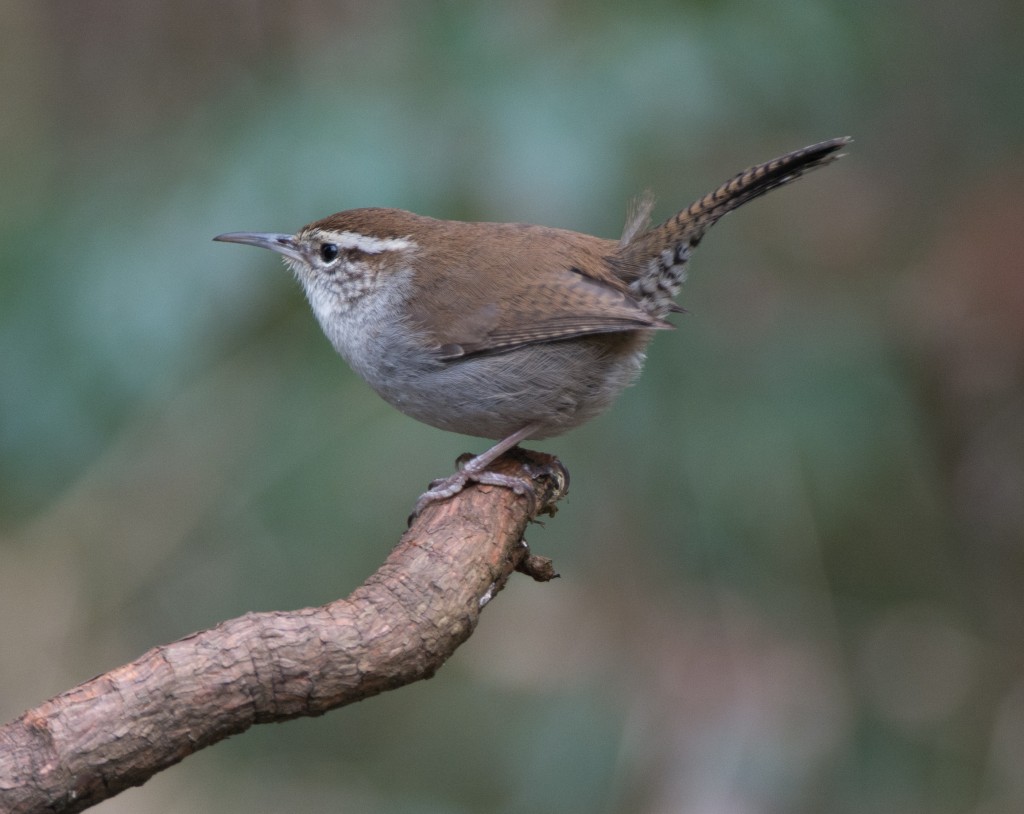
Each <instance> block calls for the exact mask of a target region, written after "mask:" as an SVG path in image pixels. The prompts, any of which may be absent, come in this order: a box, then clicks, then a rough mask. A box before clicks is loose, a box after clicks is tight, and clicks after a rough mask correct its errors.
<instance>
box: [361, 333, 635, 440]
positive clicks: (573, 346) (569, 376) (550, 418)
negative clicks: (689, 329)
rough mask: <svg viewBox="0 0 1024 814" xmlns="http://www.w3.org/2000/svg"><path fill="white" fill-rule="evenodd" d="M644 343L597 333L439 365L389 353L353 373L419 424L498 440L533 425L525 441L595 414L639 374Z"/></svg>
mask: <svg viewBox="0 0 1024 814" xmlns="http://www.w3.org/2000/svg"><path fill="white" fill-rule="evenodd" d="M648 339H649V332H646V331H644V332H640V331H637V332H630V333H620V334H598V335H593V336H587V337H581V338H579V339H571V340H565V341H561V342H549V343H542V344H537V345H530V346H527V347H524V348H518V349H516V350H513V351H509V352H507V353H501V354H482V355H479V356H472V357H469V358H466V359H458V360H453V361H447V362H441V361H437V360H435V359H424V358H419V359H415V360H414V359H411V358H409V357H408V356H405V355H403V354H402V353H401V352H400V351H397V352H396V349H394V348H392V349H391V351H392V352H391V353H385V354H382V355H381V356H380V357H378V364H377V365H375V366H374V369H371V370H360V369H359V368H358V367H357V368H356V369H357V372H359V373H360V374H361V375H362V376H363V378H364V379H366V381H367V382H368V383H369V384H370V386H371V387H373V388H374V389H375V390H376V391H377V392H378V393H379V394H380V395H381V397H383V398H384V399H385V400H386V401H387V402H388V403H390V404H391V405H393V406H394V407H396V408H397V409H399V410H401V411H402V412H403V413H405V414H406V415H408V416H411V417H412V418H415V419H417V420H419V421H422V422H424V423H425V424H430V425H431V426H434V427H438V428H440V429H442V430H448V431H450V432H457V433H462V434H464V435H475V436H480V437H482V438H491V439H500V438H504V437H505V436H507V435H510V434H511V433H513V432H516V431H517V430H519V429H522V428H523V427H524V426H526V425H527V424H530V423H532V422H539V423H540V424H541V428H540V430H539V431H538V432H536V433H534V434H533V435H532V436H530V437H531V438H533V439H540V438H548V437H551V436H554V435H558V434H560V433H563V432H565V431H566V430H569V429H572V428H573V427H576V426H579V425H580V424H583V423H585V422H586V421H589V420H590V419H592V418H594V417H595V416H597V415H598V414H599V413H601V412H603V411H604V410H605V409H606V408H607V407H608V406H609V405H610V404H611V403H612V401H613V400H614V399H615V397H616V396H617V395H618V394H619V393H620V392H621V391H622V389H623V388H624V387H626V386H627V385H629V384H630V383H632V382H633V381H634V380H635V379H636V377H637V375H638V374H639V373H640V369H641V367H642V365H643V361H644V351H643V348H644V347H645V346H646V344H647V341H648ZM353 367H356V366H355V365H353Z"/></svg>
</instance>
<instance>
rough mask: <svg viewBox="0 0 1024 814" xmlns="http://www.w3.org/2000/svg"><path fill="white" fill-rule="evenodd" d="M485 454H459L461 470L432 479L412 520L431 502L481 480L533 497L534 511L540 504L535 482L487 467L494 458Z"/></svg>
mask: <svg viewBox="0 0 1024 814" xmlns="http://www.w3.org/2000/svg"><path fill="white" fill-rule="evenodd" d="M483 457H484V456H482V455H478V456H476V457H473V456H472V455H469V454H468V453H467V454H465V455H460V456H459V458H458V460H457V461H456V464H457V466H458V467H459V469H458V471H457V472H454V473H453V474H451V475H449V476H448V477H447V478H439V479H438V480H435V481H431V483H430V487H429V488H428V489H427V491H426V492H424V493H423V494H422V495H420V497H419V500H417V501H416V508H415V509H413V514H412V517H411V518H410V520H412V518H415V517H418V516H419V514H420V512H422V511H423V510H424V509H425V508H426V507H427V506H429V505H430V504H431V503H436V502H438V501H440V500H447V499H448V498H450V497H454V496H455V495H457V494H458V493H459V492H461V491H462V490H463V489H465V488H466V485H467V484H469V483H480V484H483V485H484V486H504V487H505V488H506V489H511V490H512V491H513V492H515V493H516V494H517V495H526V496H527V497H528V498H529V499H530V504H531V505H530V511H531V513H532V512H533V510H534V508H535V507H536V503H537V493H536V491H535V490H534V488H533V483H532V482H531V481H530V480H529V479H527V478H522V477H519V476H517V475H506V474H504V473H503V472H492V471H490V470H489V469H487V466H488V465H489V464H490V463H492V461H491V460H484V461H481V458H483Z"/></svg>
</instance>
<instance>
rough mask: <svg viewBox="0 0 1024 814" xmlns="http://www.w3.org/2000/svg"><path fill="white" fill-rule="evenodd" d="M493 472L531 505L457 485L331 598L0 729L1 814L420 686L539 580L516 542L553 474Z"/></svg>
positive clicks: (92, 791)
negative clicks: (520, 588)
mask: <svg viewBox="0 0 1024 814" xmlns="http://www.w3.org/2000/svg"><path fill="white" fill-rule="evenodd" d="M495 468H500V469H503V470H504V471H506V472H507V473H509V474H514V475H519V476H526V477H529V478H532V479H533V481H534V483H535V484H536V489H537V499H536V501H531V500H530V499H529V498H528V497H525V496H520V495H516V494H515V493H513V492H512V491H511V490H509V489H505V488H498V487H477V486H474V487H470V488H467V489H465V490H464V491H463V492H461V493H460V494H459V495H457V496H455V497H454V498H451V499H449V500H446V501H444V502H441V503H437V504H434V505H431V506H429V507H427V508H426V509H425V510H424V512H423V513H422V514H421V515H420V516H419V517H418V518H416V519H415V521H414V522H413V523H412V525H411V527H410V528H409V530H408V531H407V532H406V533H405V535H403V537H402V539H401V540H400V541H399V543H398V545H397V546H396V547H395V549H394V550H393V551H392V552H391V554H390V556H389V557H388V558H387V560H386V561H385V562H384V564H383V565H382V566H381V567H380V568H379V569H378V570H377V571H376V572H375V573H374V574H373V575H372V576H371V577H370V578H369V579H367V580H366V582H365V583H364V584H363V585H361V586H360V587H359V588H357V589H356V590H355V591H354V592H353V593H352V594H351V595H350V596H349V597H347V598H346V599H340V600H337V601H335V602H331V603H330V604H327V605H324V606H323V607H319V608H305V609H303V610H297V611H290V612H269V613H247V614H245V615H244V616H241V617H238V618H237V619H231V620H228V621H226V622H223V623H221V624H219V625H217V626H216V627H214V628H211V629H210V630H204V631H201V632H199V633H193V634H191V635H190V636H186V637H185V638H183V639H180V640H179V641H176V642H173V643H171V644H166V645H161V646H160V647H155V648H153V649H152V650H150V651H149V652H147V653H145V654H144V655H143V656H142V657H140V658H139V659H137V660H136V661H133V662H131V663H130V664H126V665H124V666H123V667H118V668H117V669H114V670H111V671H110V672H108V673H105V674H103V675H100V676H97V677H96V678H94V679H92V680H90V681H87V682H85V683H84V684H81V685H79V686H78V687H75V688H74V689H71V690H68V691H67V692H65V693H62V694H61V695H58V696H57V697H55V698H52V699H51V700H49V701H47V702H46V703H44V704H42V705H40V706H38V707H36V708H35V709H32V710H29V711H28V712H26V713H25V714H24V715H22V716H21V717H20V718H18V719H17V720H14V721H12V722H10V723H9V724H7V725H6V726H4V727H3V728H0V811H3V812H10V813H11V814H26V813H27V812H74V811H82V810H83V809H86V808H88V807H90V806H92V805H95V804H96V803H99V802H101V801H102V800H106V799H108V798H110V797H113V796H114V795H116V794H117V793H118V792H120V791H123V790H124V789H126V788H129V787H131V786H137V785H141V784H142V783H144V782H145V781H146V780H148V779H149V778H150V777H152V776H153V775H154V774H155V773H157V772H159V771H161V770H162V769H164V768H166V767H168V766H171V765H173V764H175V763H177V762H178V761H180V760H182V759H183V758H185V757H187V756H188V755H190V754H192V753H193V752H195V751H197V750H199V749H202V748H203V747H205V746H209V745H211V744H213V743H216V742H217V741H219V740H222V739H223V738H226V737H228V736H230V735H235V734H238V733H239V732H243V731H245V730H246V729H248V728H249V727H250V726H252V725H253V724H258V723H267V722H271V721H284V720H287V719H290V718H296V717H299V716H304V715H310V716H312V715H322V714H323V713H325V712H327V711H328V710H331V709H335V708H336V707H340V706H343V705H345V704H350V703H352V702H354V701H360V700H362V699H364V698H368V697H369V696H372V695H376V694H377V693H380V692H383V691H385V690H390V689H394V688H396V687H400V686H402V685H404V684H408V683H410V682H413V681H417V680H419V679H423V678H429V677H431V676H432V675H433V674H434V673H435V672H436V671H437V669H438V668H439V667H440V666H441V665H442V664H443V663H444V662H445V660H446V659H447V658H448V657H449V656H450V655H451V654H452V653H453V652H454V651H455V649H456V648H457V647H458V646H459V645H460V644H461V643H462V642H464V641H465V640H466V639H467V638H468V637H469V635H470V634H471V633H472V632H473V629H474V628H475V626H476V623H477V619H478V617H479V613H480V610H481V609H482V608H483V607H484V605H486V604H487V602H489V601H490V600H491V599H493V597H494V596H495V595H496V594H497V592H498V591H500V590H501V588H502V587H503V586H504V584H505V581H506V580H507V579H508V577H509V575H510V574H511V573H512V571H514V570H522V571H524V572H526V573H529V574H531V575H532V576H534V578H536V579H550V578H551V577H552V576H554V573H553V571H552V570H551V567H550V562H548V561H546V560H544V559H543V558H538V557H531V556H529V550H528V549H527V547H526V545H525V542H524V541H523V532H524V530H525V528H526V525H527V523H528V522H529V521H530V520H532V519H533V518H534V517H535V516H536V515H537V514H539V513H551V514H553V513H554V504H555V502H556V501H557V500H558V499H560V498H561V497H562V496H563V495H564V494H565V492H566V491H567V487H568V478H567V475H566V473H565V470H564V469H562V468H561V465H560V464H558V462H557V461H555V460H554V459H553V458H550V456H546V455H541V454H538V453H530V452H525V451H522V450H513V451H512V453H510V454H509V455H507V456H505V457H504V458H503V459H501V460H500V461H499V462H498V464H497V465H496V467H495Z"/></svg>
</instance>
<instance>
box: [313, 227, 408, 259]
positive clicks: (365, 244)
mask: <svg viewBox="0 0 1024 814" xmlns="http://www.w3.org/2000/svg"><path fill="white" fill-rule="evenodd" d="M324 237H325V238H327V239H328V240H333V241H335V242H337V244H338V246H339V247H340V248H342V249H355V250H356V251H360V252H363V253H364V254H380V253H381V252H391V251H401V250H402V249H411V248H413V247H414V246H415V245H416V243H415V241H412V240H410V239H409V238H407V237H372V236H370V235H361V234H359V232H328V233H326V234H325V235H324Z"/></svg>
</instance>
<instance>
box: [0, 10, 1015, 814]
mask: <svg viewBox="0 0 1024 814" xmlns="http://www.w3.org/2000/svg"><path fill="white" fill-rule="evenodd" d="M1022 31H1024V7H1022V6H1021V4H1020V3H1014V2H999V1H998V0H980V2H975V3H969V4H965V3H957V2H951V0H939V1H938V2H934V0H928V1H927V2H924V1H923V0H919V1H918V2H907V3H887V2H880V0H866V2H860V3H845V2H839V1H838V0H831V2H809V1H808V0H784V2H777V3H739V2H713V1H712V0H702V1H701V2H696V1H695V2H687V3H678V2H667V1H665V2H655V1H654V0H650V1H642V2H636V3H631V4H613V3H582V2H568V1H567V2H553V1H549V2H541V1H540V0H537V1H535V2H526V3H519V4H493V3H471V2H443V3H413V2H405V3H402V2H388V1H387V0H385V1H384V2H365V1H362V2H347V3H330V2H326V0H296V1H295V2H286V3H278V2H268V1H267V0H260V2H251V0H249V1H248V2H241V1H240V0H227V1H225V2H220V3H207V2H198V1H197V0H179V1H178V2H174V3H171V2H166V0H164V1H163V2H159V1H158V2H150V3H135V2H129V0H95V1H94V2H89V3H61V2H56V1H55V0H31V2H29V1H28V0H25V1H24V2H17V1H15V2H10V0H8V1H7V2H0V100H2V114H0V168H2V170H0V173H2V177H0V180H2V183H0V717H2V718H3V719H4V720H7V719H10V718H13V717H15V716H16V715H18V714H19V713H21V712H22V710H24V709H25V708H27V707H30V706H33V705H35V704H37V703H39V702H41V701H43V700H44V699H46V698H47V697H49V696H51V695H54V694H56V693H58V692H60V691H61V690H64V689H66V688H68V687H70V686H72V685H74V684H76V683H78V682H81V681H83V680H86V679H88V678H89V677H91V676H92V675H94V674H96V673H99V672H102V671H104V670H107V669H110V668H112V667H114V666H116V665H118V664H121V663H123V662H125V661H128V660H131V659H132V658H134V657H136V656H137V655H139V654H140V653H141V652H142V651H143V650H145V649H147V648H149V647H151V646H153V645H156V644H158V643H161V642H165V641H168V640H171V639H174V638H177V637H179V636H182V635H184V634H186V633H189V632H190V631H193V630H196V629H200V628H205V627H208V626H211V625H213V624H215V623H216V622H217V621H219V620H221V619H224V618H228V617H233V616H237V615H240V614H242V613H244V612H245V611H249V610H263V609H288V608H297V607H303V606H308V605H317V604H321V603H324V602H327V601H330V600H331V599H334V598H337V597H340V596H344V595H345V594H346V593H347V592H348V591H349V590H350V589H352V588H353V587H354V586H356V585H357V584H359V583H360V582H361V581H362V580H363V579H364V578H365V577H366V575H367V574H368V573H370V572H371V571H372V570H373V569H374V568H375V567H376V565H377V564H378V563H379V562H380V561H382V560H383V558H384V556H385V555H386V553H387V552H388V551H389V549H390V547H391V545H392V544H393V542H394V541H395V540H396V539H397V537H398V535H399V534H400V533H401V531H402V530H403V526H404V518H405V516H406V514H407V513H408V511H409V509H410V507H411V505H412V502H413V500H414V499H415V497H416V495H418V494H419V492H420V491H421V490H422V488H423V486H424V485H425V484H426V483H427V482H428V481H429V480H430V479H431V478H433V477H437V476H439V475H443V474H447V473H448V472H449V471H450V470H451V467H452V462H453V460H454V458H455V457H456V455H457V454H459V453H460V452H463V451H465V450H476V451H479V450H481V449H482V448H483V446H484V442H482V441H480V440H479V439H466V438H458V437H455V436H452V435H446V434H444V433H442V432H440V431H437V430H434V429H431V428H429V427H425V426H421V425H418V424H416V423H415V422H413V421H412V420H411V419H407V418H405V417H404V416H402V415H400V414H398V413H397V412H395V411H394V410H392V409H391V408H389V407H387V406H386V405H384V404H383V402H381V401H379V400H378V399H377V397H376V396H375V395H374V394H373V393H372V392H370V391H369V389H368V388H367V387H366V386H365V385H363V384H362V383H361V382H360V381H359V380H357V378H356V377H355V376H354V374H352V373H351V372H350V371H349V370H348V368H347V367H346V366H345V365H344V363H343V362H342V361H341V360H340V359H339V358H337V357H336V356H335V354H334V353H333V351H332V350H331V348H330V346H329V345H328V343H327V341H326V340H325V339H324V338H323V337H322V336H321V334H320V331H319V329H318V327H317V325H316V324H315V322H314V320H313V318H312V316H311V315H310V314H309V312H308V309H307V306H306V305H305V303H304V301H303V299H302V296H301V293H300V291H299V289H298V287H297V285H295V284H294V282H293V281H292V280H291V279H289V277H288V275H287V274H286V273H285V272H284V271H283V270H282V268H281V266H280V263H279V262H278V261H277V260H276V259H275V258H274V257H272V256H271V255H269V254H265V253H259V252H256V251H255V250H248V249H244V248H240V247H232V246H224V245H220V244H214V243H212V242H211V240H210V238H211V237H212V236H213V235H215V234H218V233H220V232H225V231H232V230H241V229H245V230H266V231H292V230H294V229H296V228H297V227H299V226H300V225H302V224H304V223H306V222H308V221H311V220H314V219H316V218H319V217H321V216H323V215H326V214H329V213H331V212H334V211H337V210H340V209H347V208H352V207H360V206H371V205H379V206H395V207H401V208H406V209H412V210H415V211H418V212H421V213H424V214H430V215H434V216H438V217H453V218H465V219H480V220H521V221H530V222H536V223H544V224H548V225H552V226H560V227H567V228H572V229H578V230H581V231H587V232H591V233H595V234H600V235H604V236H608V237H617V236H618V233H619V230H620V229H621V223H622V220H623V216H624V212H625V207H626V202H627V201H628V199H629V198H630V197H631V196H632V195H634V194H635V193H636V192H638V191H639V190H641V189H643V188H645V187H650V188H652V189H653V190H654V191H655V193H656V194H657V196H658V205H657V208H656V211H655V216H656V217H657V218H664V217H667V216H669V215H670V214H672V213H674V212H675V211H676V210H677V209H679V208H681V207H683V206H685V205H687V204H689V203H690V201H691V200H693V199H694V198H696V197H697V196H698V195H700V194H703V193H704V192H706V191H708V190H709V189H711V188H713V187H714V186H716V185H717V184H719V183H720V182H722V181H724V180H726V179H727V178H728V177H730V176H731V175H732V174H733V173H735V172H736V171H738V170H740V169H742V168H743V167H745V166H748V165H750V164H753V163H757V162H759V161H763V160H767V159H769V158H772V157H774V156H775V155H777V154H780V153H782V152H785V151H787V150H790V149H794V148H797V147H800V146H803V145H805V144H808V143H811V142H814V141H818V140H821V139H824V138H829V137H833V136H840V135H852V136H854V137H855V139H856V141H855V143H854V144H853V145H852V146H851V148H850V149H849V150H848V151H847V152H848V157H847V158H845V159H844V160H843V161H842V162H840V163H839V164H837V165H834V166H832V167H829V168H828V169H827V170H824V171H822V172H819V173H815V174H814V175H813V176H810V177H808V178H806V179H804V180H801V181H800V182H799V183H798V184H796V185H794V186H792V187H790V188H787V189H786V190H784V191H781V192H776V193H773V194H772V195H771V196H770V197H768V198H765V199H763V200H761V201H758V202H757V203H755V204H753V205H751V206H750V207H747V208H744V209H743V210H742V211H741V212H740V213H737V214H735V215H733V216H730V217H729V218H727V219H726V220H725V221H724V222H723V223H721V224H719V225H718V226H717V227H715V229H714V230H713V231H712V232H711V234H710V235H709V236H708V238H707V239H706V240H705V242H704V243H703V244H702V246H701V248H700V250H699V252H697V254H696V256H695V259H694V261H693V262H692V263H691V281H690V282H689V283H688V285H687V287H686V289H685V290H684V293H683V297H682V302H683V304H684V305H685V306H686V307H687V308H688V309H689V311H690V313H689V314H688V315H684V316H681V317H680V318H678V319H677V323H678V325H679V330H678V331H676V332H675V333H673V334H670V335H660V336H658V337H657V341H656V342H655V343H654V346H653V348H652V351H651V354H650V361H649V364H648V367H647V370H646V372H645V375H644V376H643V378H642V379H641V381H640V383H639V384H638V385H637V386H635V387H634V388H632V389H630V390H629V391H628V392H627V393H626V394H625V395H624V396H623V397H622V398H621V399H620V400H619V402H618V403H617V404H616V406H615V407H614V408H613V409H612V410H611V411H610V413H609V414H607V415H606V416H604V417H602V418H600V419H599V420H597V421H594V422H593V423H591V424H590V425H588V426H586V427H583V428H581V429H579V430H576V431H574V432H573V433H571V434H569V435H568V436H566V437H563V438H558V439H553V440H551V441H547V442H543V443H542V444H538V445H536V446H538V447H540V448H543V449H544V450H546V451H550V452H553V453H556V454H558V455H559V456H560V457H561V458H562V460H563V461H564V462H565V463H566V464H567V466H568V467H569V469H570V470H571V472H572V474H573V489H572V494H571V495H570V497H569V499H568V500H567V501H566V502H565V503H563V507H562V511H561V512H560V513H559V515H558V517H557V518H556V519H554V520H552V521H550V522H548V524H547V526H546V528H543V529H540V528H538V529H535V530H533V531H532V532H531V534H530V542H531V543H532V544H533V546H534V549H535V551H536V552H537V553H540V554H544V555H548V556H552V557H554V559H555V562H556V565H557V567H558V569H559V570H560V571H561V573H562V574H563V578H562V579H561V580H560V581H558V582H555V583H552V584H547V585H538V584H534V583H531V582H530V581H529V580H527V579H525V578H518V579H514V580H512V581H511V583H510V584H509V586H508V588H507V590H506V591H505V592H503V593H502V594H501V595H500V597H499V598H498V600H497V601H496V602H495V603H493V604H492V605H491V606H489V607H488V608H487V610H486V611H485V613H484V615H483V617H482V620H481V624H480V627H479V628H478V630H477V632H476V634H475V635H474V636H473V637H472V638H471V639H470V640H469V642H468V643H467V644H466V645H465V646H463V648H461V649H460V650H459V651H458V652H457V654H456V655H455V657H454V658H453V659H452V660H451V661H450V662H449V664H448V665H446V666H445V668H444V669H443V670H442V671H441V672H440V673H439V674H438V676H437V677H436V678H435V679H434V680H432V681H429V682H425V683H421V684H418V685H415V686H412V687H408V688H405V689H402V690H400V691H397V692H394V693H390V694H387V695H385V696H382V697H379V698H375V699H372V700H369V701H367V702H364V703H362V704H359V705H357V706H354V707H350V708H346V709H342V710H339V711H336V712H333V713H331V714H329V715H328V716H326V717H324V718H320V719H316V720H304V721H296V722H292V723H288V724H285V725H281V726H265V727H257V728H256V729H254V730H250V731H249V732H248V733H246V734H244V735H242V736H239V737H236V738H234V739H232V740H231V741H229V742H226V743H222V744H219V745H217V746H215V747H214V748H211V749H208V750H206V751H204V752H201V753H199V754H198V755H195V756H193V757H191V758H189V759H188V760H186V761H185V762H184V763H182V764H180V765H179V766H177V767H174V768H173V769H171V770H169V771H167V772H165V773H163V774H161V775H159V776H158V777H157V778H155V779H154V780H152V781H151V782H150V783H148V784H147V785H146V786H145V787H143V788H141V789H136V790H132V791H129V792H127V793H125V794H124V795H122V796H121V797H119V798H117V799H115V800H113V801H111V802H108V803H105V804H103V805H102V806H100V807H99V808H98V809H96V810H98V811H103V812H104V813H105V814H113V813H114V812H143V813H144V814H145V812H162V813H167V812H228V813H230V812H279V811H289V812H326V811H332V812H333V811H344V812H400V814H421V812H422V813H424V814H426V813H429V814H435V813H436V812H459V813H461V812H467V813H468V812H485V813H487V812H495V813H497V812H502V813H505V812H508V813H512V812H531V813H535V812H569V813H570V814H571V813H572V812H642V813H644V814H647V813H648V812H649V813H651V814H663V813H665V814H667V813H669V812H687V813H688V814H689V813H690V812H693V813H694V814H718V813H719V812H721V813H722V814H751V813H753V812H770V813H773V814H774V813H775V812H778V813H779V814H781V813H782V812H787V813H792V812H796V813H800V812H807V814H811V813H812V812H825V811H827V812H893V811H899V812H902V813H903V814H908V813H909V814H914V812H922V813H923V812H928V813H929V814H945V812H969V813H970V814H998V813H1000V812H1019V811H1021V810H1024V672H1022V652H1024V651H1022V647H1021V645H1022V643H1024V545H1022V543H1024V261H1022V259H1021V258H1024V203H1022V202H1021V195H1020V189H1021V183H1022V181H1024V163H1022V159H1024V84H1022V82H1024V79H1022V78H1024V39H1022V34H1021V32H1022Z"/></svg>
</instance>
